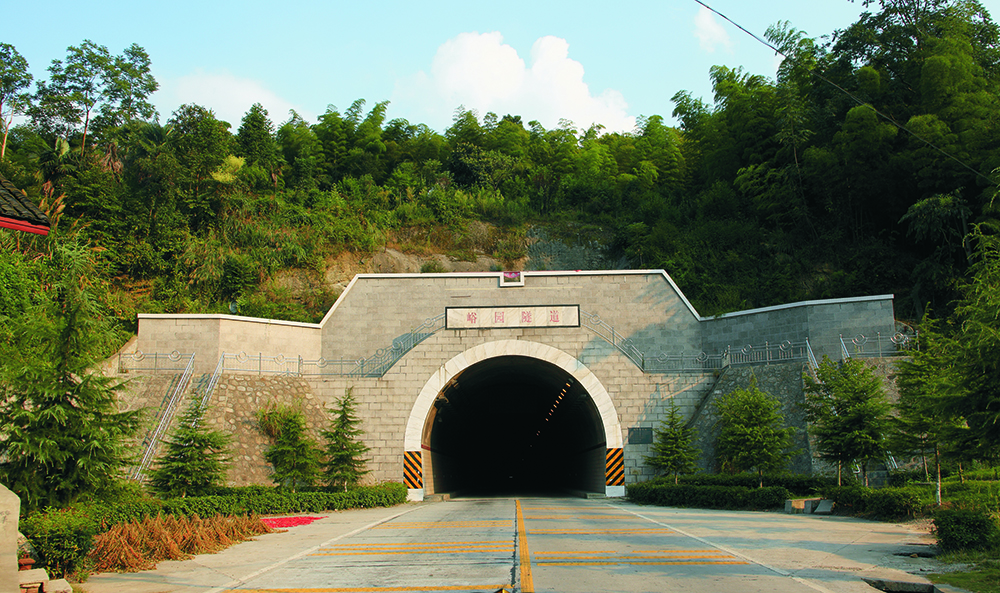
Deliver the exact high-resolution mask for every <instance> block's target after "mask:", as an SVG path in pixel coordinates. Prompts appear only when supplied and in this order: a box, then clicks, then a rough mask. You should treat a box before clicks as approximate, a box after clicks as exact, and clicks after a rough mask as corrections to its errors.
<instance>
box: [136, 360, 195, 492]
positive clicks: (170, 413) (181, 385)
mask: <svg viewBox="0 0 1000 593" xmlns="http://www.w3.org/2000/svg"><path fill="white" fill-rule="evenodd" d="M193 374H194V354H192V355H191V358H189V359H188V363H187V366H186V367H185V368H184V373H183V374H181V379H180V381H178V382H177V385H176V386H175V387H174V391H173V393H171V394H170V400H169V401H168V402H167V406H166V408H165V409H164V410H163V414H162V415H161V416H160V422H159V424H157V425H156V430H154V431H153V434H152V436H151V437H150V439H149V444H148V445H146V450H145V451H144V452H143V454H142V460H141V461H140V462H139V465H138V466H137V467H136V468H135V470H134V471H133V472H132V479H133V480H139V479H141V478H142V475H143V474H144V473H145V472H146V469H148V468H149V464H150V462H152V460H153V453H155V451H156V448H157V445H158V444H159V441H160V438H161V437H162V436H163V433H164V432H166V430H167V427H168V426H170V421H171V420H173V417H174V412H175V411H176V409H177V403H178V402H179V401H180V399H181V396H182V395H183V393H184V391H185V390H187V386H188V384H189V383H190V382H191V376H192V375H193Z"/></svg>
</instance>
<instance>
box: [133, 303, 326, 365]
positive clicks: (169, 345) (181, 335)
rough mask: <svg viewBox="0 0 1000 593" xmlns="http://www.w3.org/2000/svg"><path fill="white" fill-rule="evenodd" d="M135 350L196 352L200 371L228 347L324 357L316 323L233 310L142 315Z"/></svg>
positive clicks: (237, 350) (233, 351)
mask: <svg viewBox="0 0 1000 593" xmlns="http://www.w3.org/2000/svg"><path fill="white" fill-rule="evenodd" d="M135 349H136V350H139V351H142V352H164V353H169V352H173V351H175V350H176V351H177V352H180V353H182V354H190V353H194V354H195V372H196V373H211V372H212V371H214V370H215V366H216V365H217V364H218V362H219V356H221V355H222V353H223V352H226V353H229V354H238V353H240V352H245V353H247V354H249V355H254V354H258V353H263V354H264V355H265V356H275V355H278V354H281V355H285V356H289V357H295V356H301V357H302V358H305V359H308V360H315V359H317V358H319V357H320V329H319V326H318V325H316V324H310V323H293V322H289V321H278V320H273V319H255V318H252V317H236V316H233V315H160V314H155V315H154V314H140V315H139V339H138V340H137V341H136V343H135Z"/></svg>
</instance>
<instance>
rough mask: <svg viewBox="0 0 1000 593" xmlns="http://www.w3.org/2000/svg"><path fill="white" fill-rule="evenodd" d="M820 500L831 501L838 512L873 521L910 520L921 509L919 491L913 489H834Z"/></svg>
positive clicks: (828, 491)
mask: <svg viewBox="0 0 1000 593" xmlns="http://www.w3.org/2000/svg"><path fill="white" fill-rule="evenodd" d="M823 496H824V497H825V498H829V499H831V500H833V502H834V503H835V504H836V507H837V510H838V511H842V512H847V513H849V514H852V515H862V516H865V517H871V518H873V519H882V520H893V519H903V518H906V517H912V516H914V515H916V514H918V513H920V511H921V510H922V509H923V503H921V502H920V489H919V488H915V487H912V486H907V487H903V488H866V487H864V486H857V485H851V486H833V487H830V488H826V489H825V490H823Z"/></svg>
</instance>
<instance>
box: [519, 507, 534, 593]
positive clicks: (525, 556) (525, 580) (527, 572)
mask: <svg viewBox="0 0 1000 593" xmlns="http://www.w3.org/2000/svg"><path fill="white" fill-rule="evenodd" d="M516 503H517V543H518V547H519V548H520V552H521V591H522V593H534V591H535V583H534V581H533V580H532V578H531V553H530V552H528V534H527V533H526V532H525V530H524V513H523V512H521V501H520V500H518V501H516Z"/></svg>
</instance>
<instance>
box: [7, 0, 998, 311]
mask: <svg viewBox="0 0 1000 593" xmlns="http://www.w3.org/2000/svg"><path fill="white" fill-rule="evenodd" d="M919 4H920V8H919V10H916V9H912V7H910V8H906V7H907V6H909V4H907V3H886V4H885V5H884V6H881V8H880V9H879V10H875V9H877V8H879V6H878V5H872V7H871V8H872V12H871V13H867V14H865V15H863V16H862V17H861V18H860V19H859V21H858V22H857V23H856V24H854V25H852V26H851V27H848V28H847V29H845V30H843V31H837V32H834V34H833V38H832V41H831V42H830V43H828V44H821V43H818V42H817V41H815V40H814V39H812V38H810V37H809V36H808V35H807V34H806V33H805V32H803V31H800V30H797V29H795V28H794V27H793V26H792V24H791V23H777V24H775V25H774V26H772V27H771V28H770V29H769V30H768V31H767V33H766V37H767V38H768V40H769V41H770V42H771V43H773V44H774V45H775V46H776V47H778V48H779V49H780V50H781V51H782V52H783V53H784V54H785V55H786V56H787V59H786V60H785V61H784V62H783V63H782V64H781V66H780V67H779V70H778V74H777V77H776V79H775V80H771V79H768V78H767V77H764V76H761V75H758V74H754V73H750V72H746V71H744V70H742V69H740V68H730V67H723V66H717V67H714V68H712V69H711V70H710V72H708V73H706V74H707V75H708V76H709V77H710V79H711V81H712V84H713V96H712V97H711V98H709V99H708V100H702V99H700V98H696V97H692V96H691V95H690V93H686V92H680V93H678V94H677V95H675V96H674V97H673V114H674V115H675V116H676V117H677V119H678V121H679V127H677V128H672V127H669V126H668V125H667V123H666V122H665V121H664V119H663V117H662V116H661V115H656V114H652V115H645V116H641V117H639V118H638V120H637V126H636V129H635V130H632V131H628V132H615V133H608V132H606V131H605V130H603V129H602V128H601V127H600V126H595V125H590V122H578V124H580V125H578V124H577V123H574V122H570V121H565V120H563V121H561V122H560V123H559V124H558V125H557V126H556V127H554V128H552V129H546V128H545V127H544V126H542V125H541V124H540V123H539V122H537V121H530V120H529V121H526V120H527V118H523V119H522V116H521V115H517V114H506V115H502V116H501V115H499V114H495V113H486V114H479V113H477V112H476V111H475V110H474V109H468V108H465V107H459V108H458V109H457V110H456V112H455V116H454V119H453V122H452V124H451V126H449V128H448V129H446V130H443V131H441V132H437V131H434V130H431V129H429V128H427V127H426V126H424V125H420V124H415V123H411V122H407V121H405V120H401V119H395V120H388V121H387V113H388V107H389V106H388V104H387V103H386V102H384V101H382V102H376V103H373V104H372V103H367V102H366V101H365V100H363V99H358V100H357V101H355V102H354V103H352V104H351V105H350V106H349V107H348V108H347V109H346V110H344V111H340V110H338V109H337V108H336V107H334V106H332V105H331V106H329V107H328V108H327V110H326V111H325V113H323V115H321V116H320V117H319V118H318V119H317V120H316V121H312V122H310V121H306V120H305V119H303V118H302V117H301V116H299V115H297V114H295V113H294V112H293V113H291V114H289V116H288V117H287V118H286V119H285V120H284V121H283V122H275V123H272V121H271V120H270V119H269V118H268V114H267V112H266V111H265V110H264V109H263V107H262V106H260V105H259V104H255V105H252V106H249V108H248V111H247V113H246V115H245V116H244V117H243V119H242V121H241V122H239V126H238V129H236V130H232V129H230V126H229V124H228V123H227V122H220V121H218V119H217V118H216V117H215V115H214V114H212V113H211V111H210V110H208V109H205V108H204V107H202V106H198V105H184V106H181V107H180V108H178V109H177V110H176V111H175V112H174V113H173V114H171V116H170V117H169V118H167V121H166V123H165V124H162V125H161V124H160V123H158V121H157V120H158V115H157V114H156V113H155V112H154V111H153V110H152V107H151V105H150V104H149V103H148V98H149V95H150V93H151V92H152V91H153V90H155V89H156V86H157V84H156V81H155V79H153V77H152V76H151V74H150V65H151V60H150V57H149V56H148V55H147V54H146V52H145V51H144V50H143V49H142V48H141V47H140V46H138V45H135V44H133V45H132V46H130V47H128V48H127V49H125V51H124V52H123V53H122V54H120V55H117V56H116V55H113V54H112V53H111V52H110V51H109V50H108V49H107V48H106V47H104V46H101V45H99V44H97V43H94V42H92V41H89V40H88V41H84V42H83V43H81V44H79V45H76V46H70V47H69V48H68V50H67V56H66V58H65V59H63V60H56V61H55V62H53V64H52V66H51V68H50V73H49V74H50V76H49V78H48V79H46V80H41V81H38V83H37V85H36V88H35V93H34V94H33V95H32V96H30V97H28V96H27V95H25V91H26V90H27V86H26V85H27V84H28V82H30V79H29V78H25V76H24V71H25V70H26V67H23V66H24V64H23V63H22V61H20V60H18V57H19V56H17V55H16V50H15V49H14V48H12V47H9V46H4V49H3V51H4V52H6V53H4V56H5V57H4V60H3V64H4V68H5V72H6V73H7V74H4V75H3V77H2V78H0V79H2V80H3V81H4V82H3V87H2V89H3V90H0V115H3V116H5V117H7V120H6V121H10V120H9V116H10V114H11V113H12V112H13V111H26V112H27V113H29V114H30V115H31V121H30V123H29V124H28V125H23V126H20V127H19V126H14V127H13V128H12V129H11V132H10V134H9V141H8V146H7V147H6V149H0V151H3V150H5V151H6V155H5V156H4V158H3V159H0V173H3V174H5V175H6V176H8V177H10V178H12V180H14V181H15V182H16V183H17V184H18V185H19V186H22V187H24V189H25V190H27V191H28V193H29V194H30V195H32V197H34V198H35V199H37V200H38V201H41V198H42V197H43V195H48V196H49V198H48V199H49V201H50V202H51V200H53V199H54V198H56V197H58V196H59V195H60V194H63V193H65V194H66V198H65V203H66V204H67V216H69V217H71V218H73V219H75V220H78V223H77V225H76V226H77V228H78V229H79V232H80V233H81V234H82V235H83V236H84V237H86V238H87V239H89V240H94V241H97V242H98V243H100V245H101V246H102V247H103V248H105V252H104V253H106V256H105V257H106V258H107V259H108V260H109V261H110V262H112V264H113V267H114V269H113V273H114V274H115V275H117V277H119V278H128V281H131V280H133V279H141V280H142V281H144V282H153V283H154V284H155V290H154V291H153V294H154V300H156V301H157V303H158V304H157V305H156V306H155V307H154V308H158V309H163V308H164V307H166V308H171V309H173V310H181V309H183V310H214V309H220V308H224V307H227V306H228V303H227V302H224V300H226V299H231V298H233V297H234V296H235V297H239V296H241V295H243V293H246V295H244V296H246V297H247V298H249V295H250V293H257V294H259V293H260V292H261V291H262V290H265V287H266V286H267V285H268V281H269V278H270V276H271V274H272V273H274V272H275V271H276V270H277V269H278V268H280V267H281V266H283V265H285V264H280V263H270V262H275V261H276V260H295V262H296V263H295V264H294V265H296V266H303V265H304V266H305V267H309V266H312V265H314V264H315V263H316V262H318V261H320V260H322V259H323V258H324V257H326V256H328V255H332V254H334V253H336V252H338V251H339V250H341V249H344V248H345V247H351V248H358V249H366V248H368V247H369V246H371V245H374V244H384V243H385V242H386V241H388V240H391V237H392V236H393V235H395V234H397V233H399V234H401V235H404V236H405V235H408V234H409V231H408V230H405V229H408V228H414V227H419V226H422V225H425V226H426V225H434V224H445V225H449V226H450V227H452V228H453V229H454V230H455V232H456V233H459V234H460V233H461V232H462V231H461V227H462V225H463V224H464V222H465V221H466V220H468V219H471V218H480V219H485V220H486V221H487V222H492V223H495V224H500V225H502V226H507V227H514V230H513V232H515V233H517V232H520V231H519V230H518V229H516V227H518V226H519V225H522V224H523V223H524V222H525V221H526V220H528V219H529V218H530V219H532V220H540V221H543V222H545V221H549V222H551V221H563V222H565V223H567V224H570V225H577V226H582V227H587V225H594V226H596V227H600V228H601V229H603V230H604V231H605V232H606V233H608V234H610V236H611V237H612V243H613V245H612V247H613V249H614V251H615V253H616V254H619V255H620V256H622V257H623V258H625V259H624V260H623V264H624V265H629V266H636V267H640V266H641V267H644V268H659V267H662V268H664V269H666V270H668V271H669V272H670V274H671V275H672V277H673V278H674V279H675V280H676V281H677V283H678V284H679V285H680V286H681V288H682V289H683V290H684V291H685V294H686V295H687V296H688V297H689V298H690V299H691V300H692V302H693V303H694V304H695V306H696V307H697V308H698V310H699V311H700V312H701V313H703V314H709V315H711V314H717V313H722V312H725V311H730V310H734V309H740V308H747V307H754V306H762V305H769V304H775V303H780V302H790V301H796V300H805V299H811V298H822V297H837V296H847V295H855V294H861V293H873V292H878V293H889V292H892V293H896V294H899V295H905V297H908V298H900V299H898V301H897V311H898V312H899V314H900V316H902V317H907V318H913V319H917V318H919V317H920V316H921V315H922V313H923V310H924V307H925V306H926V305H927V304H928V303H930V305H931V307H932V310H934V311H937V312H938V313H939V314H941V315H946V314H947V313H948V312H949V308H950V303H952V302H953V301H954V299H955V298H956V297H957V296H958V295H957V293H956V291H955V288H954V287H955V286H956V284H955V281H956V280H957V279H959V278H961V277H963V275H964V274H965V273H966V271H967V269H968V266H969V263H970V260H969V255H970V253H969V250H968V249H967V248H966V245H965V244H964V243H963V241H962V238H963V237H964V236H965V235H966V234H967V233H968V232H969V229H970V225H972V224H976V223H978V222H981V221H983V220H985V219H988V218H989V217H991V216H993V214H992V210H991V206H990V200H991V199H992V195H993V188H995V185H994V182H995V179H994V177H995V174H994V173H993V171H994V169H996V168H997V167H998V166H1000V140H998V138H1000V133H998V132H1000V130H998V129H997V126H998V125H1000V124H998V123H997V121H996V118H995V117H994V116H993V114H995V113H996V112H997V111H1000V109H998V107H1000V103H998V101H1000V99H998V98H997V97H998V96H1000V92H998V91H1000V41H998V39H1000V30H998V28H997V26H996V24H995V23H994V22H993V21H992V19H991V17H990V16H989V14H988V13H987V12H986V11H985V10H984V9H983V7H982V6H981V5H980V4H979V3H978V2H975V1H973V0H942V1H940V2H937V1H935V2H929V3H919ZM8 58H9V59H8ZM18 73H20V74H18ZM8 74H10V76H7V75H8ZM831 83H832V84H831ZM838 87H839V88H838ZM845 91H846V93H845ZM666 107H668V106H665V108H666ZM526 115H528V114H526ZM229 156H236V157H242V158H243V161H242V164H241V163H240V162H239V161H237V160H234V159H228V157H229ZM952 157H954V158H952ZM265 196H269V198H270V199H264V197H265ZM321 203H322V204H327V205H334V206H333V208H334V210H336V211H337V216H338V217H339V222H338V223H337V224H336V225H335V228H331V227H330V226H328V225H326V223H325V220H326V214H327V212H328V211H327V210H326V209H324V208H320V207H319V206H318V205H319V204H321ZM251 204H253V205H251ZM265 204H266V206H265ZM250 219H253V220H257V221H263V220H264V219H271V220H273V221H275V224H274V226H273V227H272V230H274V231H276V234H277V236H280V237H298V238H302V237H309V239H308V240H307V241H305V242H304V243H302V242H298V247H296V248H291V245H289V244H285V245H281V246H279V245H277V244H272V243H273V242H270V241H267V240H263V239H262V238H260V237H252V233H246V232H242V231H237V229H245V228H246V225H247V221H248V220H250ZM319 221H324V222H322V223H321V222H319ZM268 224H269V223H268ZM574 234H576V233H574ZM251 239H252V240H251ZM355 240H359V242H358V243H353V241H355ZM208 244H213V245H219V246H220V247H221V253H223V254H228V255H226V256H225V257H222V256H220V261H219V262H218V264H219V267H218V268H217V269H218V270H219V274H221V275H225V273H226V272H225V270H226V269H229V270H230V271H240V274H239V275H240V276H241V277H242V278H243V279H244V280H245V281H241V282H238V283H237V284H239V285H240V286H241V288H240V290H239V291H237V292H238V293H240V294H235V295H234V294H233V291H219V290H216V289H215V288H214V287H217V286H218V283H215V282H202V281H198V280H196V281H194V282H192V281H191V280H192V278H193V277H200V276H202V275H203V273H204V272H205V270H206V269H207V268H205V267H204V266H203V265H201V266H195V267H192V266H194V263H193V262H196V261H198V260H197V259H195V258H192V257H184V256H183V254H185V253H188V254H201V253H203V252H204V249H202V248H201V247H200V246H203V245H208ZM303 245H305V247H304V246H303ZM262 250H264V251H267V253H264V252H262ZM251 252H253V256H252V257H251V255H250V254H251ZM497 253H499V251H498V252H497ZM223 260H225V261H223ZM237 260H249V261H259V262H264V263H261V264H260V265H258V266H256V268H255V269H249V268H248V269H244V268H246V266H243V265H242V264H241V265H236V264H235V263H234V262H236V261H237ZM227 262H228V263H227ZM227 266H228V268H227ZM197 268H201V269H197ZM237 268H239V270H237ZM219 274H210V275H211V276H213V277H215V276H218V275H219ZM126 284H127V282H126ZM295 308H296V307H295V306H294V305H292V304H289V305H288V307H287V308H286V309H295ZM317 313H318V312H310V313H303V312H301V311H299V312H298V313H296V314H297V315H299V316H300V317H301V316H302V315H313V316H315V315H316V314H317Z"/></svg>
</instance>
